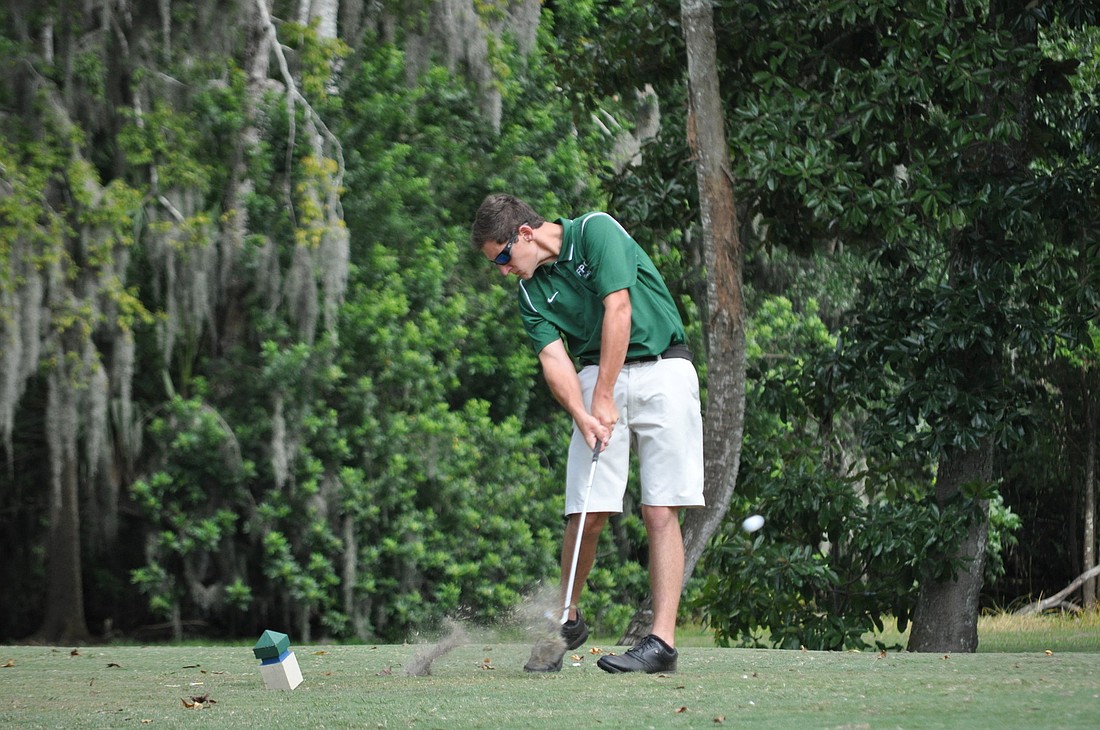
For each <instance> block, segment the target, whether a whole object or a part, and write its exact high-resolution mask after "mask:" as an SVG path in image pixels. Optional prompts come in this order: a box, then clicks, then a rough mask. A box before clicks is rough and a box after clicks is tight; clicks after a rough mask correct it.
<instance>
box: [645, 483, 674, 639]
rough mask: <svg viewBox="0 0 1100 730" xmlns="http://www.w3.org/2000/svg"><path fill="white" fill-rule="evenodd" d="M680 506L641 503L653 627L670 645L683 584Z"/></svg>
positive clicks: (654, 631) (655, 632)
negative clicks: (651, 593) (647, 543)
mask: <svg viewBox="0 0 1100 730" xmlns="http://www.w3.org/2000/svg"><path fill="white" fill-rule="evenodd" d="M679 517H680V508H679V507H651V506H647V505H642V518H643V520H644V521H645V526H646V534H647V535H648V538H649V584H650V589H651V590H652V592H653V629H652V632H653V633H654V634H656V635H657V636H658V637H660V638H661V639H662V640H663V641H664V642H665V643H666V644H668V645H669V646H670V647H675V646H676V614H677V612H678V611H679V609H680V594H681V593H682V592H683V588H684V538H683V535H681V533H680V519H679Z"/></svg>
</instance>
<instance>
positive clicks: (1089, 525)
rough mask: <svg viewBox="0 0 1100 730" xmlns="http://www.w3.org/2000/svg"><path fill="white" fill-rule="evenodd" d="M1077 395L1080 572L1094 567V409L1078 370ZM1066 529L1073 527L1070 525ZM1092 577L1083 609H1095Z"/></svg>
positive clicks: (1085, 589) (1085, 593)
mask: <svg viewBox="0 0 1100 730" xmlns="http://www.w3.org/2000/svg"><path fill="white" fill-rule="evenodd" d="M1081 381H1082V383H1081V398H1082V399H1083V400H1084V403H1085V438H1086V442H1085V483H1084V485H1083V490H1082V491H1084V497H1085V499H1084V505H1083V508H1082V511H1083V512H1084V513H1085V520H1084V523H1085V529H1084V535H1083V536H1082V542H1083V543H1084V546H1085V549H1084V551H1083V553H1082V558H1083V561H1082V562H1083V563H1084V564H1083V565H1082V568H1083V571H1082V572H1084V571H1088V570H1091V569H1092V568H1095V567H1096V409H1095V408H1094V407H1093V403H1092V389H1091V388H1090V387H1089V384H1088V382H1087V378H1086V377H1085V376H1084V371H1083V370H1082V376H1081ZM1070 529H1071V530H1072V529H1074V528H1073V527H1072V526H1071V527H1070ZM1096 583H1097V581H1096V578H1089V579H1088V580H1086V581H1085V585H1084V587H1083V588H1082V590H1081V593H1082V595H1081V605H1082V606H1084V607H1085V609H1093V608H1096V599H1097V593H1096Z"/></svg>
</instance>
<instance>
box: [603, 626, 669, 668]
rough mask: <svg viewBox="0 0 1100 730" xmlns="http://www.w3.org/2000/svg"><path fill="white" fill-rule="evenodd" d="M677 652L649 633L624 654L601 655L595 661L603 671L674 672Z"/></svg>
mask: <svg viewBox="0 0 1100 730" xmlns="http://www.w3.org/2000/svg"><path fill="white" fill-rule="evenodd" d="M677 656H679V654H678V652H677V651H676V650H675V649H673V648H672V647H670V646H669V645H668V644H666V643H665V642H663V641H661V639H659V638H658V637H657V636H655V635H653V634H650V635H649V636H647V637H645V638H644V639H642V640H641V642H639V643H638V645H637V646H634V647H631V648H630V649H627V650H626V653H625V654H621V655H618V656H611V655H607V656H602V657H600V660H599V661H598V662H596V666H598V667H599V668H600V669H602V670H604V671H605V672H610V673H612V674H620V673H622V672H645V673H646V674H655V673H657V672H675V671H676V657H677Z"/></svg>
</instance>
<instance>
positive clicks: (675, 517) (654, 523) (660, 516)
mask: <svg viewBox="0 0 1100 730" xmlns="http://www.w3.org/2000/svg"><path fill="white" fill-rule="evenodd" d="M642 520H643V521H644V522H645V526H646V530H647V531H649V532H664V531H667V530H670V529H673V528H674V527H675V528H676V529H677V530H679V528H680V508H679V507H654V506H652V505H642Z"/></svg>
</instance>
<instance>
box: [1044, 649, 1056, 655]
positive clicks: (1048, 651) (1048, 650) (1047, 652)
mask: <svg viewBox="0 0 1100 730" xmlns="http://www.w3.org/2000/svg"><path fill="white" fill-rule="evenodd" d="M1043 653H1044V654H1046V655H1047V656H1054V652H1052V651H1051V650H1050V649H1047V650H1046V651H1045V652H1043Z"/></svg>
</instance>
